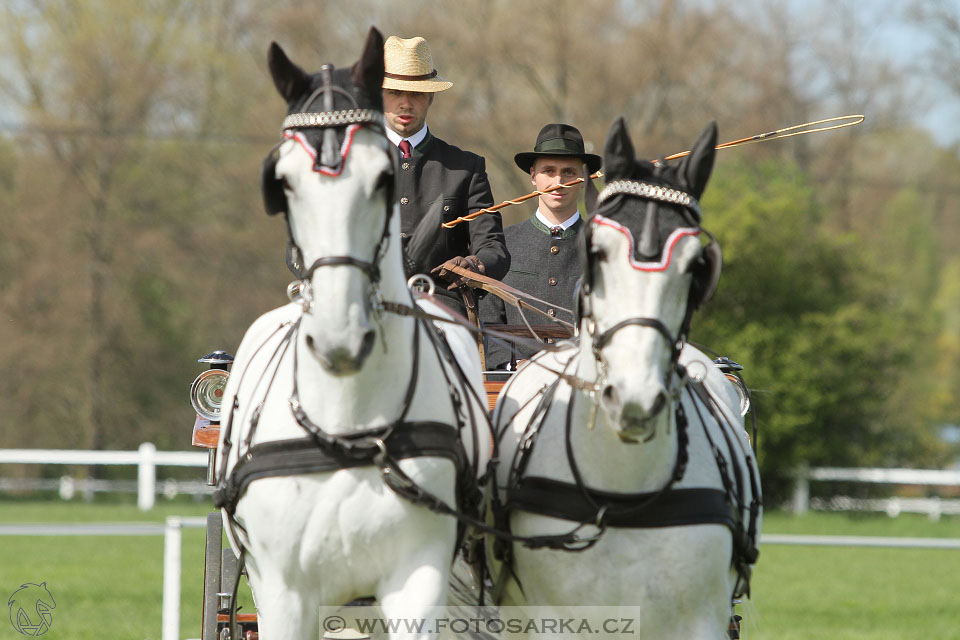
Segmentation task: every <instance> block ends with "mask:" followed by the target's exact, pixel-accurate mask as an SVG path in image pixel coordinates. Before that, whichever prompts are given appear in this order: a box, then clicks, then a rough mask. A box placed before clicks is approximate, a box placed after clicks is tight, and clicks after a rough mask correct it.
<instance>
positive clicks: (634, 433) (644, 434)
mask: <svg viewBox="0 0 960 640" xmlns="http://www.w3.org/2000/svg"><path fill="white" fill-rule="evenodd" d="M655 409H656V411H655V412H653V413H651V412H650V411H647V410H645V409H644V408H642V407H641V406H640V405H636V404H627V405H625V406H624V407H623V408H622V409H621V410H620V415H619V416H618V419H617V420H616V421H615V423H614V424H616V425H617V437H618V438H620V440H621V441H622V442H625V443H627V444H639V443H641V442H649V441H650V440H651V439H653V437H654V436H655V435H656V434H657V421H658V420H657V419H658V417H659V416H660V413H661V411H662V407H661V406H659V405H658V406H657V407H655Z"/></svg>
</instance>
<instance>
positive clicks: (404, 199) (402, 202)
mask: <svg viewBox="0 0 960 640" xmlns="http://www.w3.org/2000/svg"><path fill="white" fill-rule="evenodd" d="M408 202H410V200H409V199H407V198H400V204H407V203H408Z"/></svg>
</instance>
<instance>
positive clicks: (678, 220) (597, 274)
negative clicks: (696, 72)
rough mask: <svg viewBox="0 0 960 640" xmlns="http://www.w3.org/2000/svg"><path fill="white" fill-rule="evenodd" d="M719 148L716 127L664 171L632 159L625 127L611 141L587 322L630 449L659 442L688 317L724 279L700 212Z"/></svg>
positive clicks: (592, 239)
mask: <svg viewBox="0 0 960 640" xmlns="http://www.w3.org/2000/svg"><path fill="white" fill-rule="evenodd" d="M716 138H717V130H716V125H715V124H714V123H711V124H710V125H709V126H707V128H706V129H705V130H704V131H703V133H702V134H700V137H699V138H698V139H697V141H696V143H695V144H694V145H693V147H692V150H691V152H690V154H689V155H688V156H686V157H685V158H683V160H682V161H681V162H680V163H678V164H677V165H675V166H665V164H664V163H662V162H657V163H651V162H646V161H640V160H636V159H635V157H634V150H633V145H632V144H631V142H630V137H629V135H628V133H627V128H626V125H625V123H624V121H623V119H622V118H620V119H618V120H617V121H616V122H615V123H614V124H613V126H612V127H611V129H610V133H609V135H608V137H607V142H606V147H605V151H604V173H605V174H606V180H607V185H606V187H605V188H604V190H603V192H602V193H601V194H600V198H599V201H598V202H599V208H598V209H597V211H596V213H595V214H594V215H593V216H592V217H591V218H590V219H589V221H588V223H587V226H586V230H585V234H584V240H585V242H586V250H585V251H584V252H583V255H584V256H585V260H586V264H585V265H584V285H583V287H582V288H581V296H582V299H581V301H580V305H581V307H582V309H583V318H582V320H581V322H582V333H583V335H585V336H587V340H588V344H590V345H591V347H592V349H591V350H592V356H593V358H594V359H595V361H596V366H597V369H598V374H599V375H598V379H599V380H600V381H601V382H600V387H599V389H598V392H599V394H600V403H601V405H602V406H603V408H604V410H605V411H606V412H607V414H608V416H609V418H610V420H611V422H612V423H613V425H614V428H615V429H617V431H618V434H619V435H620V437H621V439H624V440H625V441H629V442H636V441H640V440H648V439H650V438H652V437H653V435H654V433H655V429H656V424H657V418H658V416H660V415H661V414H662V413H663V409H664V408H665V407H667V406H668V405H669V404H670V403H671V400H675V399H676V397H677V395H678V394H679V385H680V383H681V376H680V375H678V373H677V358H678V356H679V351H680V348H681V346H682V344H683V342H684V340H685V336H686V332H687V328H688V325H689V320H690V314H691V313H692V311H693V309H694V308H695V307H696V306H697V305H699V304H700V303H701V302H702V301H703V300H705V299H706V298H707V297H709V295H710V294H711V293H712V289H713V287H714V286H715V279H716V276H717V275H718V274H719V250H718V249H716V248H712V247H715V244H713V243H711V245H708V246H709V247H711V248H709V249H708V248H706V247H704V246H703V245H702V244H701V234H702V233H703V230H702V229H701V228H700V217H701V215H700V208H699V204H698V199H699V198H700V196H701V194H702V193H703V190H704V187H705V186H706V183H707V179H708V178H709V176H710V172H711V170H712V168H713V160H714V154H715V149H714V147H715V145H716ZM694 283H695V284H694Z"/></svg>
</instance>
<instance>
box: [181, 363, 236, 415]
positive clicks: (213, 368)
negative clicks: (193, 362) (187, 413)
mask: <svg viewBox="0 0 960 640" xmlns="http://www.w3.org/2000/svg"><path fill="white" fill-rule="evenodd" d="M197 362H205V363H208V364H209V365H210V368H209V369H207V370H206V371H204V372H203V373H201V374H200V375H198V376H197V378H196V379H195V380H194V381H193V384H191V385H190V404H192V405H193V408H194V410H195V411H196V412H197V414H198V415H199V416H200V417H201V418H206V419H207V420H209V421H210V422H217V421H218V420H220V406H221V405H222V404H223V391H224V389H225V388H226V386H227V378H228V377H229V375H230V374H229V373H228V372H227V369H228V367H229V366H230V365H231V364H232V363H233V356H231V355H230V354H229V353H227V352H226V351H214V352H213V353H208V354H207V355H205V356H203V357H202V358H200V359H199V360H197Z"/></svg>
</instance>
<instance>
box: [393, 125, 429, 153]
mask: <svg viewBox="0 0 960 640" xmlns="http://www.w3.org/2000/svg"><path fill="white" fill-rule="evenodd" d="M385 129H386V130H387V139H388V140H390V142H392V143H393V146H395V147H399V146H400V141H401V140H409V141H410V148H411V149H416V147H417V145H418V144H420V143H421V142H423V139H424V138H426V137H427V124H426V123H424V124H423V127H422V128H421V129H420V131H417V132H416V133H415V134H413V135H412V136H410V137H409V138H404V137H403V136H401V135H400V134H399V133H397V132H396V131H394V130H393V129H391V128H390V127H385Z"/></svg>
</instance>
